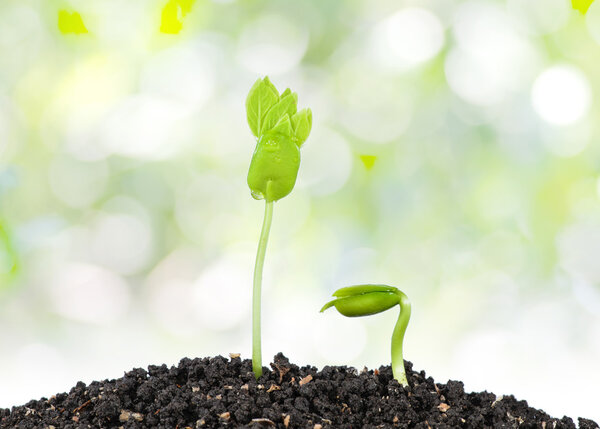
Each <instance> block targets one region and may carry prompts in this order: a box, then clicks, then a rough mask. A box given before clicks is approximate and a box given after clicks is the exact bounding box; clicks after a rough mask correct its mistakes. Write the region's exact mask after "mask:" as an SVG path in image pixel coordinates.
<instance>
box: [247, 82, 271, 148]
mask: <svg viewBox="0 0 600 429" xmlns="http://www.w3.org/2000/svg"><path fill="white" fill-rule="evenodd" d="M278 101H279V92H278V91H277V88H275V85H273V84H272V83H271V81H270V80H269V78H268V77H265V78H264V79H258V80H257V81H256V83H255V84H254V85H253V86H252V88H250V92H249V93H248V97H247V98H246V117H247V119H248V125H249V126H250V129H251V130H252V134H254V136H255V137H257V138H259V137H260V136H261V135H262V134H261V132H260V131H261V128H262V123H263V121H264V120H265V116H266V114H267V112H268V111H269V109H271V107H273V105H275V104H276V103H277V102H278ZM278 119H279V118H278Z"/></svg>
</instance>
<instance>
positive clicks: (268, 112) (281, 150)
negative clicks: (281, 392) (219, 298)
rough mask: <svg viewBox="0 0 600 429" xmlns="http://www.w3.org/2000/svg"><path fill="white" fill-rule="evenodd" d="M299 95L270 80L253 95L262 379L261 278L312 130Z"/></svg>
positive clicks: (256, 353) (255, 339) (257, 365)
mask: <svg viewBox="0 0 600 429" xmlns="http://www.w3.org/2000/svg"><path fill="white" fill-rule="evenodd" d="M297 104H298V95H297V94H296V93H295V92H292V91H291V90H290V89H289V88H288V89H286V90H285V91H283V93H281V94H279V92H278V91H277V89H276V88H275V86H274V85H273V84H272V83H271V82H270V81H269V78H268V77H265V78H264V79H258V80H257V81H256V83H255V84H254V86H252V88H251V89H250V92H249V93H248V98H247V99H246V114H247V119H248V125H250V130H252V134H254V136H255V137H256V139H257V143H256V148H255V149H254V154H253V155H252V161H250V169H249V170H248V186H249V187H250V191H251V193H252V197H254V199H257V200H263V199H264V200H265V216H264V220H263V225H262V230H261V232H260V240H259V242H258V250H257V252H256V263H255V265H254V286H253V292H252V370H253V371H254V375H255V376H256V378H258V377H260V376H261V375H262V352H261V333H260V312H261V286H262V272H263V265H264V261H265V253H266V250H267V242H268V240H269V231H270V230H271V220H272V218H273V202H275V201H277V200H280V199H281V198H283V197H285V196H286V195H287V194H289V193H290V192H292V189H293V188H294V185H295V184H296V177H297V176H298V169H299V168H300V147H301V146H302V144H303V143H304V142H305V141H306V139H307V138H308V135H309V134H310V130H311V127H312V112H311V110H310V109H302V110H300V111H298V107H297Z"/></svg>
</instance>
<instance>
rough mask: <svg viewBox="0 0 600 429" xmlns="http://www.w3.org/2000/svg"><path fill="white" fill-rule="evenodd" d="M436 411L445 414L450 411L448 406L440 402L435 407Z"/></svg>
mask: <svg viewBox="0 0 600 429" xmlns="http://www.w3.org/2000/svg"><path fill="white" fill-rule="evenodd" d="M437 409H438V410H440V411H441V412H442V413H445V412H446V411H448V410H449V409H450V405H448V404H445V403H443V402H442V403H441V404H440V405H438V406H437Z"/></svg>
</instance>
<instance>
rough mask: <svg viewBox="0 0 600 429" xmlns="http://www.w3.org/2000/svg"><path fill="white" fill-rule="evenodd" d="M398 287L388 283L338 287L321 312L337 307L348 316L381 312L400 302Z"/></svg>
mask: <svg viewBox="0 0 600 429" xmlns="http://www.w3.org/2000/svg"><path fill="white" fill-rule="evenodd" d="M398 292H399V291H398V289H397V288H395V287H393V286H387V285H358V286H349V287H345V288H341V289H338V290H336V291H335V292H334V294H333V296H335V297H336V299H334V300H332V301H329V302H328V303H327V304H325V305H324V306H323V308H321V312H323V311H325V310H327V309H328V308H330V307H335V308H336V309H337V311H339V312H340V313H341V314H342V315H344V316H346V317H361V316H370V315H372V314H377V313H381V312H382V311H385V310H388V309H390V308H392V307H394V306H395V305H397V304H399V303H400V296H399V295H398Z"/></svg>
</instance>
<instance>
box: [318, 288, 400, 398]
mask: <svg viewBox="0 0 600 429" xmlns="http://www.w3.org/2000/svg"><path fill="white" fill-rule="evenodd" d="M333 296H335V297H336V299H334V300H332V301H329V302H328V303H327V304H325V305H324V306H323V308H321V312H323V311H325V310H327V309H328V308H329V307H335V308H336V309H337V311H339V312H340V313H341V314H343V315H344V316H347V317H360V316H370V315H371V314H377V313H381V312H382V311H385V310H388V309H390V308H392V307H394V306H395V305H396V304H398V305H400V315H399V316H398V321H397V322H396V327H395V328H394V332H393V334H392V372H393V374H394V378H395V379H396V380H398V382H399V383H400V384H402V385H403V386H405V387H406V386H408V380H407V379H406V371H405V370H404V358H403V357H402V343H403V341H404V333H405V332H406V327H407V326H408V321H409V319H410V301H409V300H408V297H407V296H406V295H405V294H404V292H402V291H401V290H399V289H396V288H395V287H393V286H386V285H359V286H349V287H344V288H341V289H338V290H336V291H335V292H334V293H333Z"/></svg>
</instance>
